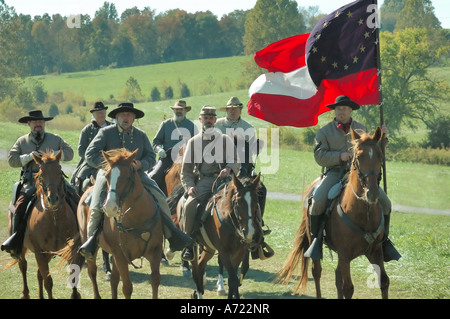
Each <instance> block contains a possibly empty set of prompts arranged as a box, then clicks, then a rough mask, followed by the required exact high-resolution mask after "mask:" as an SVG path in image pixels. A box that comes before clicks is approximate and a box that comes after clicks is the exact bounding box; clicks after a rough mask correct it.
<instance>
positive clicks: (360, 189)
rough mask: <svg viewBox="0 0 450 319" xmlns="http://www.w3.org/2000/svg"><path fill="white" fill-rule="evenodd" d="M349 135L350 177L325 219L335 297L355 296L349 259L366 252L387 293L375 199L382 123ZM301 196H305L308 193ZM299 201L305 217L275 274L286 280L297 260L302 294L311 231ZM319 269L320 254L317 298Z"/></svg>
mask: <svg viewBox="0 0 450 319" xmlns="http://www.w3.org/2000/svg"><path fill="white" fill-rule="evenodd" d="M351 136H352V143H353V148H352V153H353V156H352V162H351V168H350V173H349V176H348V182H347V184H346V185H345V187H344V188H343V191H342V192H341V193H340V195H338V196H337V197H336V200H335V201H334V202H333V204H332V205H333V206H332V211H331V215H330V216H329V219H328V221H327V222H326V225H325V232H326V237H325V241H326V243H327V245H328V247H330V248H331V249H332V250H334V251H336V252H337V255H338V264H337V268H336V271H335V277H336V281H335V284H336V289H337V296H338V298H339V299H342V298H346V299H349V298H351V297H352V296H353V292H354V286H353V283H352V279H351V272H350V262H351V261H352V260H353V259H355V258H356V257H358V256H362V255H365V256H366V258H367V259H368V260H369V261H370V263H371V264H372V265H373V266H374V268H375V270H376V272H377V274H378V283H379V287H380V289H381V296H382V298H383V299H387V298H388V289H389V277H388V275H387V274H386V270H385V268H384V263H383V251H382V239H383V235H384V216H383V211H382V209H381V206H380V204H379V203H378V202H377V200H378V197H379V181H380V177H381V165H382V164H381V163H382V160H383V153H382V150H381V146H380V145H381V143H382V137H383V134H382V131H381V128H380V127H377V129H376V130H375V132H374V134H373V135H372V136H370V135H369V134H367V133H361V135H360V134H359V133H358V132H356V131H354V130H353V129H351ZM313 186H314V183H313V184H311V185H310V186H309V187H308V190H307V191H306V194H309V192H310V191H311V189H312V187H313ZM304 198H305V200H307V198H306V196H304ZM303 206H304V208H303V219H302V222H301V224H300V227H299V228H298V230H297V233H296V236H295V243H294V246H293V248H292V250H291V252H290V254H289V255H288V257H287V259H286V261H285V263H284V265H283V267H282V269H281V270H280V272H279V274H278V277H277V281H278V282H283V283H285V284H287V283H288V282H289V280H290V278H291V276H292V274H293V272H294V271H295V270H296V269H297V268H298V264H299V261H300V260H301V270H300V275H301V277H300V280H299V283H298V286H297V288H296V290H295V291H294V294H295V293H296V292H297V291H298V290H299V289H300V288H301V294H304V292H305V290H306V286H307V282H308V261H309V259H308V258H307V257H305V256H304V254H305V251H306V250H307V249H308V247H309V246H310V245H311V235H310V232H309V218H308V210H307V208H306V207H307V206H306V203H304V205H303ZM321 273H322V267H321V262H320V259H317V260H313V265H312V274H313V277H314V283H315V288H316V297H317V298H318V299H319V298H321V290H320V277H321Z"/></svg>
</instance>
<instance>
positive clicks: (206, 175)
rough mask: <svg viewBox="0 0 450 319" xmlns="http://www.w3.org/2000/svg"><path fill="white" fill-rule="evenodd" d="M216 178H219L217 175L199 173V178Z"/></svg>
mask: <svg viewBox="0 0 450 319" xmlns="http://www.w3.org/2000/svg"><path fill="white" fill-rule="evenodd" d="M217 176H219V173H214V174H203V173H200V177H214V178H217Z"/></svg>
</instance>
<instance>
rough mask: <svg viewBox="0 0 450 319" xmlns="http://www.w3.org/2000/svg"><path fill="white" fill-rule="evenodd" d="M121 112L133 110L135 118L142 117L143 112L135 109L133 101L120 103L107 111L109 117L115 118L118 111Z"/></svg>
mask: <svg viewBox="0 0 450 319" xmlns="http://www.w3.org/2000/svg"><path fill="white" fill-rule="evenodd" d="M123 112H133V113H134V114H135V115H136V118H137V119H140V118H142V117H144V112H142V111H141V110H138V109H135V108H134V105H133V103H120V104H119V106H117V107H116V108H115V109H114V110H112V111H111V112H109V114H108V116H109V117H111V118H115V117H116V115H117V114H118V113H123Z"/></svg>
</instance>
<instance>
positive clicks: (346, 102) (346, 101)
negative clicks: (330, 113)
mask: <svg viewBox="0 0 450 319" xmlns="http://www.w3.org/2000/svg"><path fill="white" fill-rule="evenodd" d="M342 105H343V106H349V107H351V108H352V109H353V110H358V109H359V104H358V103H356V102H354V101H352V100H351V99H350V98H349V97H348V96H345V95H341V96H338V97H337V98H336V100H335V101H334V104H330V105H327V107H328V108H330V109H332V110H334V109H335V108H336V106H342Z"/></svg>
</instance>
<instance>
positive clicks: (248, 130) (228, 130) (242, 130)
mask: <svg viewBox="0 0 450 319" xmlns="http://www.w3.org/2000/svg"><path fill="white" fill-rule="evenodd" d="M242 108H243V104H242V103H241V101H239V99H238V98H237V97H235V96H232V97H231V98H230V99H229V100H228V102H227V105H226V106H225V107H222V108H221V109H220V110H221V111H225V112H226V113H227V115H226V116H225V117H222V118H219V119H218V120H217V122H216V124H215V128H218V129H219V130H220V131H221V132H222V133H223V134H227V135H229V136H230V137H231V138H233V139H234V141H235V145H237V151H238V153H239V152H241V153H242V154H241V153H239V159H240V160H241V167H240V170H239V174H238V176H239V177H250V176H256V174H255V173H254V172H253V169H254V167H255V165H254V162H253V156H252V155H253V153H256V154H257V151H258V149H256V148H257V147H260V145H259V144H260V140H258V139H257V138H256V131H255V128H254V127H253V125H251V124H250V123H249V122H247V121H246V120H244V119H242V117H241V113H242ZM241 141H243V143H241ZM241 144H242V145H241ZM242 146H243V149H242ZM260 185H261V189H260V192H259V193H258V201H259V207H260V210H261V218H262V217H263V216H264V210H265V206H266V195H267V189H266V187H265V186H264V184H263V183H262V182H261V183H260ZM262 226H264V221H262ZM268 234H270V230H268V229H267V230H264V235H268ZM263 240H264V239H263ZM266 245H267V244H266V243H263V244H262V247H265V246H266ZM264 254H265V256H266V258H268V257H272V254H271V253H269V252H267V251H264ZM252 257H253V258H254V259H256V258H257V257H258V252H257V251H255V252H252Z"/></svg>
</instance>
